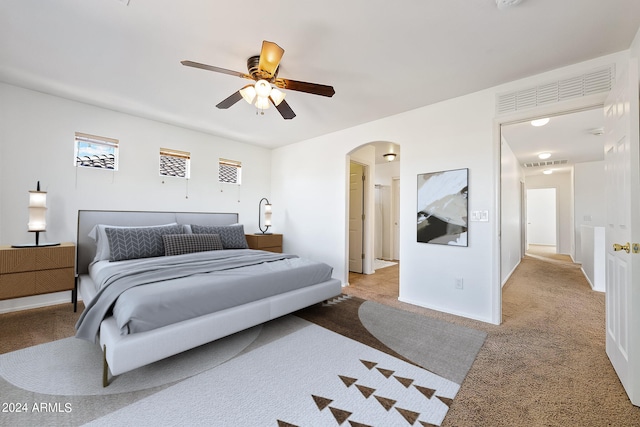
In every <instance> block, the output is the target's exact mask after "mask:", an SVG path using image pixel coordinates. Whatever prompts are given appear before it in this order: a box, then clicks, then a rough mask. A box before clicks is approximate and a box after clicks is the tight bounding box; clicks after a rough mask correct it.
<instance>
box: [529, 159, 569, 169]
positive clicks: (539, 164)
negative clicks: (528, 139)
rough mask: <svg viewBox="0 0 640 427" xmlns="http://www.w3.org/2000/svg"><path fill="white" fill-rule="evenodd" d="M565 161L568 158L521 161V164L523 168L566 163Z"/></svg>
mask: <svg viewBox="0 0 640 427" xmlns="http://www.w3.org/2000/svg"><path fill="white" fill-rule="evenodd" d="M567 163H568V160H542V161H540V162H529V163H523V164H522V166H524V167H525V168H538V167H543V166H557V165H566V164H567Z"/></svg>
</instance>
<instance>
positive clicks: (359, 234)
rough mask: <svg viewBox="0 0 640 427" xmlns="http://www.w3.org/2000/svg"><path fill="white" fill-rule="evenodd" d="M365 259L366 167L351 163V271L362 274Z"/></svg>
mask: <svg viewBox="0 0 640 427" xmlns="http://www.w3.org/2000/svg"><path fill="white" fill-rule="evenodd" d="M363 259H364V166H363V165H361V164H359V163H355V162H351V166H350V174H349V271H353V272H354V273H362V272H363V268H362V261H363Z"/></svg>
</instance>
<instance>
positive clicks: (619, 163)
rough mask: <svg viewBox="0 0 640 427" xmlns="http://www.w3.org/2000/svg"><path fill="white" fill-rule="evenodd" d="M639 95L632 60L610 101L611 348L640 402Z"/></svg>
mask: <svg viewBox="0 0 640 427" xmlns="http://www.w3.org/2000/svg"><path fill="white" fill-rule="evenodd" d="M638 96H639V91H638V64H637V61H635V60H632V61H631V62H630V64H629V69H628V70H627V71H626V72H624V73H623V75H622V76H621V78H620V79H618V80H617V82H616V85H615V87H614V88H613V89H612V90H611V93H610V94H609V96H608V97H607V100H606V102H605V106H604V116H605V133H606V139H605V179H606V183H605V185H606V187H605V188H606V195H607V196H606V204H607V209H606V227H605V239H606V246H607V255H606V259H607V261H606V332H607V344H606V349H607V355H608V356H609V359H610V360H611V363H612V365H613V367H614V369H615V371H616V373H617V374H618V377H619V378H620V382H621V383H622V385H623V386H624V388H625V390H626V392H627V394H628V395H629V399H630V400H631V402H632V403H633V404H634V405H638V406H640V254H638V253H634V252H636V251H635V250H633V247H634V246H635V245H637V243H635V245H634V242H638V241H639V240H640V236H639V234H640V204H639V202H640V178H639V177H638V173H639V169H640V165H639V163H638V152H639V150H638V145H639V137H638V132H639V126H640V123H639V118H638V114H639V110H638ZM614 245H620V246H614ZM627 245H630V246H631V248H629V246H627Z"/></svg>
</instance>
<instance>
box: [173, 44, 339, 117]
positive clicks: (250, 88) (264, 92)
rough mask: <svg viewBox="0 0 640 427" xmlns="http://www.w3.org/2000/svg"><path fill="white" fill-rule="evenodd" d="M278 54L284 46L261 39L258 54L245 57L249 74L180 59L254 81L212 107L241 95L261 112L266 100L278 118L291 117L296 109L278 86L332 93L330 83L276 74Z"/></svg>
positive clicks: (222, 106)
mask: <svg viewBox="0 0 640 427" xmlns="http://www.w3.org/2000/svg"><path fill="white" fill-rule="evenodd" d="M282 55H284V49H282V48H281V47H280V46H278V45H277V44H275V43H273V42H269V41H266V40H264V41H263V42H262V50H261V51H260V56H252V57H250V58H249V59H247V69H248V71H249V74H245V73H240V72H238V71H233V70H227V69H225V68H220V67H215V66H213V65H206V64H200V63H198V62H193V61H182V62H181V63H182V65H185V66H187V67H194V68H200V69H203V70H208V71H214V72H216V73H222V74H229V75H232V76H236V77H241V78H243V79H249V80H254V81H255V83H254V84H252V85H247V86H245V87H243V88H242V89H240V90H239V91H237V92H235V93H233V94H232V95H230V96H229V97H228V98H226V99H224V100H223V101H221V102H220V103H218V105H216V107H217V108H220V109H227V108H229V107H231V106H233V105H235V103H236V102H238V101H240V100H241V99H244V100H245V101H247V102H248V103H249V104H254V105H255V106H256V108H258V110H259V111H260V112H261V114H264V110H266V109H267V108H269V104H270V103H272V104H273V105H274V106H275V107H276V109H277V110H278V112H279V113H280V115H281V116H282V118H284V119H285V120H291V119H293V118H294V117H295V116H296V113H294V112H293V110H292V109H291V107H290V106H289V104H288V103H287V102H286V101H285V100H284V97H285V93H284V92H282V91H281V90H279V89H288V90H295V91H298V92H305V93H310V94H313V95H320V96H326V97H332V96H333V95H334V94H335V90H334V89H333V87H331V86H327V85H321V84H317V83H307V82H301V81H297V80H289V79H283V78H278V77H277V76H278V70H279V67H280V60H281V59H282ZM274 86H275V87H274ZM278 88H279V89H278Z"/></svg>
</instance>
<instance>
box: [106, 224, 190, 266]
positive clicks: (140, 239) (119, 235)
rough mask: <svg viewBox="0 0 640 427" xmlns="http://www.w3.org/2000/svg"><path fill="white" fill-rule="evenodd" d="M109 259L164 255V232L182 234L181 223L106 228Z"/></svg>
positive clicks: (118, 259)
mask: <svg viewBox="0 0 640 427" xmlns="http://www.w3.org/2000/svg"><path fill="white" fill-rule="evenodd" d="M105 232H106V233H107V239H108V240H109V248H110V250H111V253H110V256H109V261H123V260H127V259H137V258H150V257H156V256H164V242H163V240H162V236H163V235H164V234H181V233H182V226H181V225H171V226H167V227H153V228H148V227H147V228H106V229H105Z"/></svg>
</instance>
